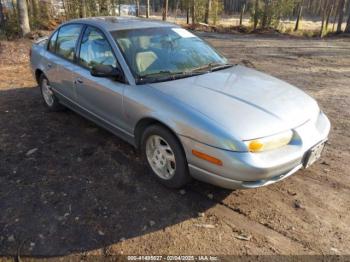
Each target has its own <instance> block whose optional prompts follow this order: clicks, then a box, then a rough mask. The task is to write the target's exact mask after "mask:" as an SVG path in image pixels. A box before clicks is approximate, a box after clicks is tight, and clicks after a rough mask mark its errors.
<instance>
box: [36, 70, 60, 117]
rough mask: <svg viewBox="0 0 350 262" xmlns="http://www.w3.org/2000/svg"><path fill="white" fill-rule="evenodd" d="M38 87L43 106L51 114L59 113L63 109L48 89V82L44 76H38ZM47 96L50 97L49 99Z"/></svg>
mask: <svg viewBox="0 0 350 262" xmlns="http://www.w3.org/2000/svg"><path fill="white" fill-rule="evenodd" d="M45 85H46V86H45ZM39 87H40V93H41V97H42V98H43V101H44V104H45V106H46V107H47V108H48V109H49V110H50V111H53V112H57V111H61V110H62V109H63V106H62V105H61V104H60V103H59V101H58V99H57V97H56V96H55V94H54V93H53V92H52V90H51V88H50V82H49V80H48V79H47V77H46V76H45V75H44V74H41V75H40V78H39ZM48 96H50V98H49V97H48Z"/></svg>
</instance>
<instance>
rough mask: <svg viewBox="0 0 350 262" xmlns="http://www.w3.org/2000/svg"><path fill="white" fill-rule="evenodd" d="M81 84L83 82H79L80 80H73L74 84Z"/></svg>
mask: <svg viewBox="0 0 350 262" xmlns="http://www.w3.org/2000/svg"><path fill="white" fill-rule="evenodd" d="M82 83H84V81H83V80H81V79H80V78H77V79H75V80H74V84H82Z"/></svg>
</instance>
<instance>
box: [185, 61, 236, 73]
mask: <svg viewBox="0 0 350 262" xmlns="http://www.w3.org/2000/svg"><path fill="white" fill-rule="evenodd" d="M232 66H233V64H229V63H226V64H224V63H216V62H213V63H209V64H206V65H204V66H201V67H197V68H195V69H193V70H192V72H203V71H204V72H214V71H217V70H221V69H225V68H229V67H232Z"/></svg>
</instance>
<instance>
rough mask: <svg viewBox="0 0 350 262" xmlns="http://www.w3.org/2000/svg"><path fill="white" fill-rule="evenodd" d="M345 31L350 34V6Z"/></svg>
mask: <svg viewBox="0 0 350 262" xmlns="http://www.w3.org/2000/svg"><path fill="white" fill-rule="evenodd" d="M344 32H345V33H349V34H350V8H349V10H348V21H347V22H346V27H345V31H344Z"/></svg>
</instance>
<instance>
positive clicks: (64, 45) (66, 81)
mask: <svg viewBox="0 0 350 262" xmlns="http://www.w3.org/2000/svg"><path fill="white" fill-rule="evenodd" d="M82 28H83V25H82V24H68V25H64V26H62V27H60V29H59V31H58V35H57V40H56V44H55V49H54V52H52V54H51V58H49V59H48V60H51V61H52V65H51V66H52V67H55V72H54V74H55V75H54V76H53V77H52V78H51V79H50V77H49V80H50V82H51V85H52V87H53V88H54V89H55V90H56V91H57V92H58V93H59V94H60V95H62V96H64V97H65V98H66V99H68V100H71V101H76V93H75V89H74V88H75V87H74V77H73V75H74V73H73V71H74V69H75V65H74V61H75V57H76V53H75V52H76V46H77V43H78V39H79V36H80V34H81V31H82Z"/></svg>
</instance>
